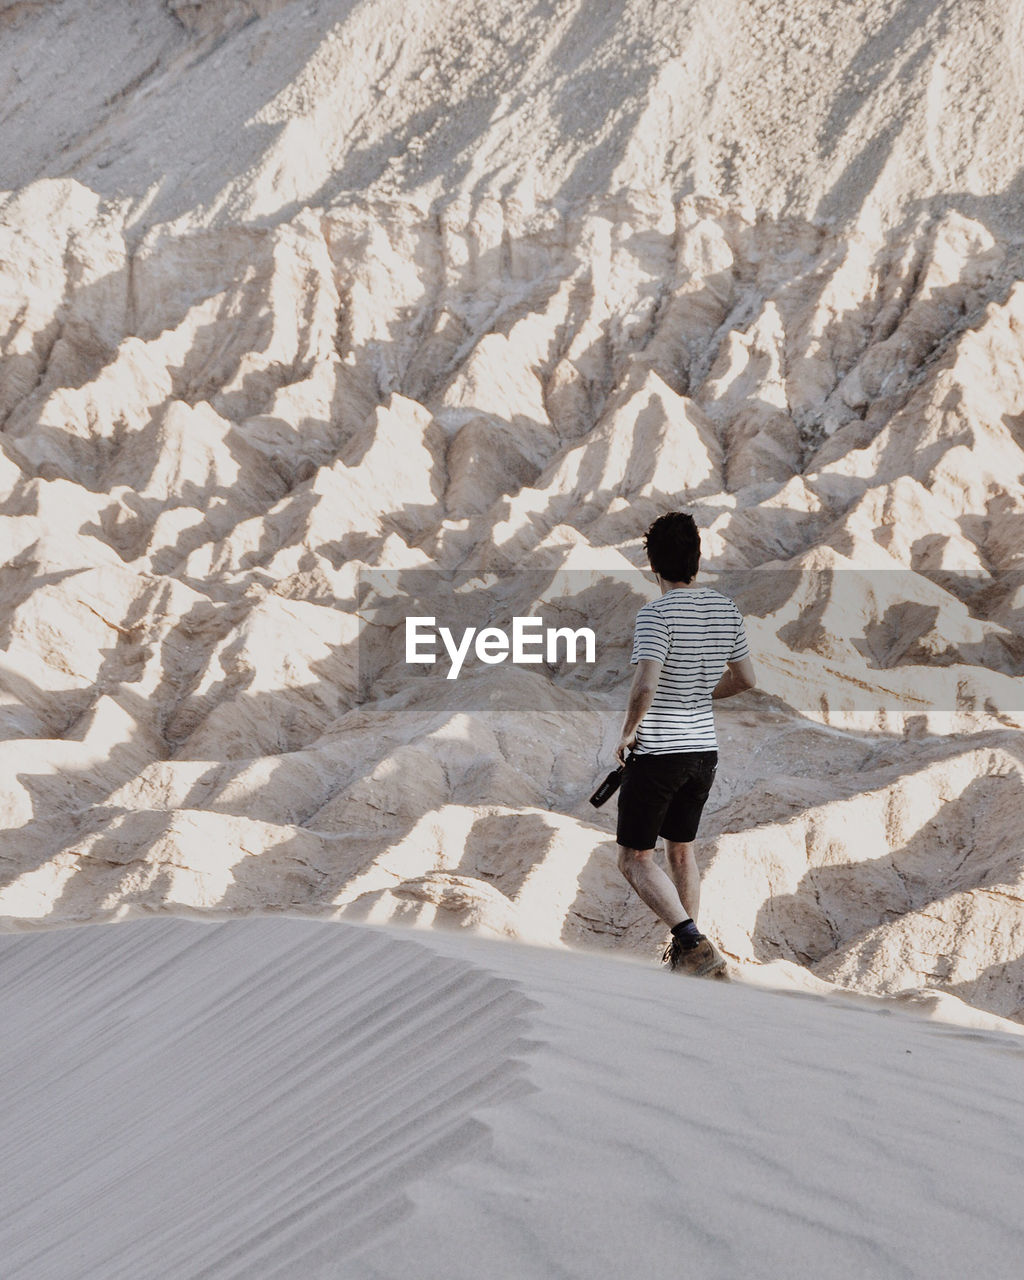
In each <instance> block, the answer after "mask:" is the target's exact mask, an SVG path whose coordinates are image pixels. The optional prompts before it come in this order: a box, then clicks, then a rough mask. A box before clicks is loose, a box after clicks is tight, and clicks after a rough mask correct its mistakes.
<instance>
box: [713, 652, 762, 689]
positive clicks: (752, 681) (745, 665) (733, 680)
mask: <svg viewBox="0 0 1024 1280" xmlns="http://www.w3.org/2000/svg"><path fill="white" fill-rule="evenodd" d="M756 685H757V676H756V675H755V674H754V664H753V663H752V662H751V661H750V659H749V658H735V659H734V660H733V661H732V662H727V663H726V664H725V671H723V673H722V678H721V680H719V682H718V684H716V685H715V687H714V689H713V690H712V691H711V696H712V698H734V697H735V696H736V694H737V693H745V692H746V691H747V690H748V689H753V688H754V687H755V686H756Z"/></svg>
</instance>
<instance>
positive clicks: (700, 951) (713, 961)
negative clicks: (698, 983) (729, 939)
mask: <svg viewBox="0 0 1024 1280" xmlns="http://www.w3.org/2000/svg"><path fill="white" fill-rule="evenodd" d="M661 959H662V963H663V964H667V965H668V967H669V968H670V969H671V970H672V972H673V973H688V974H691V975H692V976H693V977H695V978H710V977H712V975H714V974H722V973H724V972H725V966H726V964H727V963H728V961H727V960H726V958H725V956H723V955H722V953H721V951H719V949H718V948H717V947H716V946H715V944H714V943H713V942H712V941H711V939H710V938H709V937H707V936H706V935H704V934H702V935H701V939H700V942H698V943H697V945H696V946H695V947H681V946H680V945H679V943H678V942H677V941H676V939H675V938H673V939H672V941H671V942H670V943H669V944H668V946H667V947H666V948H665V954H664V955H663V956H662V958H661Z"/></svg>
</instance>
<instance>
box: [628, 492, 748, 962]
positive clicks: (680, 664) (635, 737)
mask: <svg viewBox="0 0 1024 1280" xmlns="http://www.w3.org/2000/svg"><path fill="white" fill-rule="evenodd" d="M644 547H645V548H646V551H647V559H648V561H649V562H650V566H651V569H652V570H653V572H654V574H655V576H656V577H657V579H658V585H659V586H660V587H661V593H662V594H661V597H660V599H658V600H653V601H651V603H650V604H645V605H644V606H643V608H642V609H641V610H640V611H639V613H638V614H637V617H636V629H635V632H634V637H633V655H632V658H631V661H632V662H634V663H636V675H635V676H634V677H633V684H632V687H631V689H630V692H629V705H628V707H627V709H626V717H625V720H624V721H623V725H622V736H621V738H620V741H619V745H618V747H617V748H616V756H617V758H618V760H619V763H620V764H622V763H623V762H624V761H626V754H625V753H626V752H627V751H628V750H631V754H630V756H629V759H628V763H626V768H625V770H624V772H623V780H622V786H621V788H620V791H619V813H618V825H617V829H616V839H617V841H618V845H619V870H620V871H621V872H622V874H623V875H624V876H625V877H626V879H627V880H628V881H629V883H630V884H631V885H632V886H633V888H634V889H635V890H636V892H637V893H638V894H639V895H640V897H641V898H642V899H643V901H644V902H646V903H647V905H648V906H649V907H650V908H651V910H652V911H653V912H654V913H655V914H656V915H657V916H659V917H660V918H661V919H662V920H664V922H665V924H666V925H668V927H669V928H670V929H671V931H672V937H671V940H670V942H669V944H668V946H667V947H666V949H665V954H664V957H663V960H664V962H665V963H666V964H667V965H668V966H669V968H671V969H674V970H680V971H683V972H686V973H692V974H696V975H697V976H699V977H706V976H709V975H711V974H714V973H718V972H720V971H722V970H724V968H725V965H726V961H725V957H724V956H723V955H722V953H721V952H720V951H719V950H718V948H717V947H716V946H715V944H714V943H713V942H712V941H711V939H710V938H708V937H706V936H705V935H704V934H702V933H701V932H700V930H699V929H698V928H697V924H696V920H697V912H698V909H699V907H700V871H699V870H698V867H697V859H696V856H695V854H694V844H693V842H694V838H695V837H696V835H697V827H698V825H699V823H700V816H701V812H702V811H703V808H704V803H705V801H706V800H707V798H708V793H709V792H710V790H711V784H712V783H713V782H714V778H715V770H716V768H717V766H718V739H717V737H716V734H715V719H714V714H713V711H712V707H711V703H712V700H714V699H718V698H731V697H732V696H733V695H734V694H737V693H743V692H744V690H746V689H752V688H753V687H754V684H755V675H754V666H753V663H752V662H751V660H750V654H749V650H748V648H747V639H746V634H745V632H744V628H743V618H742V616H741V614H740V612H739V610H738V609H737V608H736V606H735V604H733V602H732V601H731V600H730V599H729V598H728V597H727V596H724V595H722V594H721V592H719V591H714V590H712V588H710V587H703V586H698V585H697V583H696V577H697V569H698V566H699V564H700V534H699V533H698V531H697V526H696V523H695V522H694V519H693V517H692V516H691V515H688V514H686V513H685V512H682V511H673V512H670V513H668V514H667V515H663V516H659V518H658V519H657V520H655V521H654V523H653V524H652V525H651V527H650V528H649V529H648V530H647V532H646V533H645V534H644ZM659 835H660V836H662V837H663V838H664V840H665V852H666V855H667V859H668V866H669V871H670V873H671V874H670V875H666V873H665V872H664V871H663V870H662V869H661V867H660V866H659V865H658V864H657V863H656V862H655V861H654V846H655V844H656V843H657V839H658V836H659Z"/></svg>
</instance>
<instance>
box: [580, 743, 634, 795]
mask: <svg viewBox="0 0 1024 1280" xmlns="http://www.w3.org/2000/svg"><path fill="white" fill-rule="evenodd" d="M632 759H633V752H632V751H631V752H630V753H629V755H628V756H627V757H626V764H629V762H630V760H632ZM626 764H620V765H619V767H618V768H617V769H613V770H612V771H611V773H610V774H609V775H608V777H607V778H605V780H604V782H602V783H601V785H600V786H599V787H598V789H597V790H596V791H595V792H594V794H593V795H592V796H591V797H590V803H591V804H592V805H593V806H594V808H595V809H600V807H601V805H603V804H604V802H605V801H606V800H610V799H611V798H612V796H613V795H614V794H615V793H616V791H618V789H619V784H620V783H621V782H622V773H623V770H624V769H625V767H626Z"/></svg>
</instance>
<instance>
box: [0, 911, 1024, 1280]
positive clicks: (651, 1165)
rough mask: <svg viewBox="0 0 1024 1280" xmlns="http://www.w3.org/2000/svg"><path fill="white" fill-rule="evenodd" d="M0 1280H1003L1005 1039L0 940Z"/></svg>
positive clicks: (327, 953) (64, 941) (531, 964)
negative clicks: (0, 1271) (679, 1271)
mask: <svg viewBox="0 0 1024 1280" xmlns="http://www.w3.org/2000/svg"><path fill="white" fill-rule="evenodd" d="M0 954H2V960H3V966H4V974H5V978H4V984H3V989H2V994H0V1002H2V1017H3V1024H4V1028H5V1035H4V1043H3V1048H2V1050H0V1058H2V1067H3V1071H4V1076H5V1079H7V1080H9V1081H10V1082H11V1084H10V1085H9V1086H8V1087H7V1088H6V1089H5V1091H4V1096H3V1104H2V1105H3V1123H2V1125H0V1146H2V1160H3V1164H4V1168H5V1173H6V1181H7V1184H8V1188H9V1189H8V1193H7V1196H6V1199H5V1208H4V1214H3V1220H2V1226H0V1252H2V1255H3V1257H4V1260H5V1261H4V1274H5V1275H6V1276H9V1277H10V1278H11V1280H59V1278H60V1280H62V1278H63V1277H67V1276H68V1275H71V1274H74V1275H75V1276H76V1277H79V1278H80V1280H94V1278H95V1280H100V1278H101V1277H102V1280H118V1278H119V1277H124V1278H125V1280H128V1278H129V1277H130V1278H132V1280H134V1278H136V1277H138V1276H142V1275H157V1274H159V1275H161V1276H164V1277H167V1280H179V1278H180V1280H198V1278H199V1277H206V1276H209V1277H217V1278H218V1280H227V1278H228V1277H235V1276H237V1277H243V1276H244V1277H252V1276H259V1277H260V1278H261V1280H270V1278H271V1277H285V1276H289V1277H291V1276H297V1275H302V1276H303V1277H310V1280H312V1278H313V1277H325V1278H326V1277H333V1278H340V1277H345V1280H350V1278H351V1280H357V1278H358V1280H362V1278H363V1277H366V1278H367V1280H369V1278H370V1277H380V1278H381V1280H392V1278H393V1277H395V1276H398V1275H410V1276H413V1275H414V1276H416V1277H418V1278H420V1280H442V1278H443V1277H467V1278H468V1277H478V1276H480V1275H484V1274H486V1275H493V1276H495V1277H499V1278H500V1280H533V1278H534V1277H535V1278H536V1280H548V1278H549V1277H551V1276H554V1275H557V1276H565V1277H577V1276H578V1277H585V1276H610V1275H622V1274H627V1275H640V1274H644V1275H646V1274H649V1273H654V1272H657V1273H664V1272H665V1271H669V1272H671V1270H672V1269H673V1268H680V1267H685V1269H686V1270H688V1271H696V1272H699V1273H700V1274H702V1275H705V1276H707V1277H709V1280H733V1278H734V1277H736V1276H744V1277H750V1278H751V1280H758V1278H760V1277H765V1278H767V1277H776V1276H778V1275H780V1274H783V1273H790V1274H797V1275H804V1274H811V1273H813V1274H814V1275H816V1276H822V1277H827V1278H829V1280H831V1278H832V1277H835V1278H836V1280H849V1278H850V1277H852V1276H856V1275H879V1276H881V1275H885V1276H901V1277H904V1276H905V1277H918V1276H920V1277H922V1280H924V1278H925V1277H928V1278H929V1280H935V1278H942V1277H953V1276H956V1275H962V1274H964V1273H970V1274H974V1275H979V1276H986V1277H996V1276H1009V1275H1011V1274H1013V1273H1014V1268H1015V1266H1016V1264H1017V1260H1018V1259H1019V1256H1020V1248H1021V1244H1022V1237H1021V1227H1020V1221H1019V1185H1020V1178H1021V1176H1022V1173H1024V1166H1022V1158H1021V1139H1022V1136H1024V1109H1022V1102H1021V1092H1020V1088H1019V1080H1020V1071H1021V1062H1022V1057H1021V1054H1022V1049H1021V1042H1020V1040H1019V1037H1018V1036H1016V1035H1013V1036H1011V1035H1006V1034H1004V1033H1000V1032H996V1031H979V1030H973V1031H968V1030H966V1029H964V1028H957V1027H955V1026H952V1025H949V1024H940V1023H934V1022H928V1021H925V1020H922V1019H919V1018H914V1017H912V1016H910V1015H908V1014H892V1013H891V1012H890V1011H889V1010H888V1009H884V1008H877V1009H876V1008H873V1007H870V1006H863V1007H861V1006H858V1005H855V1004H850V1003H848V1002H845V1003H844V1002H843V1001H841V1000H838V999H832V1000H828V999H822V998H821V997H814V996H807V995H805V996H803V997H796V996H794V995H792V994H790V995H783V994H779V993H774V992H770V991H756V990H752V989H750V988H747V987H745V986H742V985H739V986H738V985H727V984H722V983H718V982H713V983H706V982H699V981H696V980H693V979H685V978H678V977H675V976H674V975H669V974H667V973H664V972H659V971H657V970H651V969H650V968H649V967H647V966H644V965H638V964H636V963H631V962H628V961H623V960H614V959H611V958H606V957H601V956H596V955H589V956H587V955H581V954H568V953H560V952H555V951H551V950H547V949H541V948H532V947H526V946H524V945H522V944H516V945H512V944H509V943H498V942H488V941H486V940H483V939H477V938H471V937H469V936H467V935H453V934H450V933H449V934H443V933H423V932H420V933H417V934H416V935H415V940H413V937H412V935H410V934H409V933H408V932H403V931H398V930H394V929H392V928H386V929H382V930H367V929H358V928H353V927H352V926H346V925H338V924H326V923H316V922H311V921H301V920H296V919H288V918H276V919H261V920H256V919H249V920H245V921H233V922H228V923H220V924H212V923H206V924H203V923H198V922H195V921H185V920H162V921H147V922H138V923H135V924H131V925H123V926H119V927H117V928H111V929H95V928H82V929H75V930H56V931H47V932H43V933H40V934H37V935H35V936H32V937H21V938H17V939H12V938H7V939H3V940H2V941H0Z"/></svg>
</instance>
